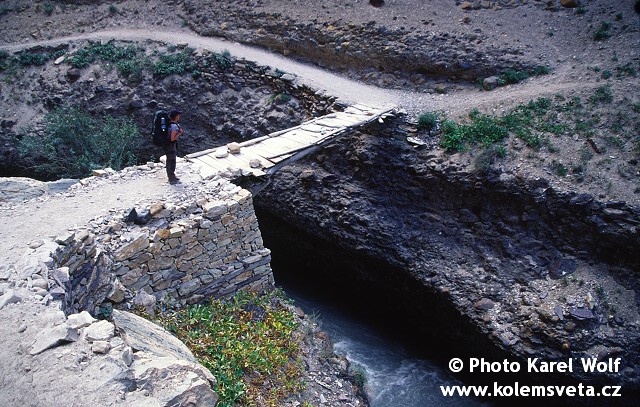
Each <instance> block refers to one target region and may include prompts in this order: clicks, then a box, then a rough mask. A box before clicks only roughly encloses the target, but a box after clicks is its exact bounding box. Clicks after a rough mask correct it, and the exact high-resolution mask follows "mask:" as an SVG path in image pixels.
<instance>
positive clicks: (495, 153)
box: [475, 144, 507, 174]
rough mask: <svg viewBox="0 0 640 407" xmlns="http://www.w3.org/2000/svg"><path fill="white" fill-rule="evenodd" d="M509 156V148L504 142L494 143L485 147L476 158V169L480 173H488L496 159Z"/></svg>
mask: <svg viewBox="0 0 640 407" xmlns="http://www.w3.org/2000/svg"><path fill="white" fill-rule="evenodd" d="M506 156H507V148H506V147H505V146H504V144H494V145H492V146H489V147H487V148H485V149H484V150H483V151H482V152H481V153H480V154H479V155H478V156H477V157H476V160H475V171H476V173H478V174H486V173H487V172H488V171H489V168H490V167H491V164H493V163H494V162H495V161H496V159H498V158H504V157H506Z"/></svg>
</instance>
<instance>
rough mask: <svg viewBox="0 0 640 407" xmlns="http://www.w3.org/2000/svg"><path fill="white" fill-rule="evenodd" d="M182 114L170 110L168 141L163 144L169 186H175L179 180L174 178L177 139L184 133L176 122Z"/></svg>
mask: <svg viewBox="0 0 640 407" xmlns="http://www.w3.org/2000/svg"><path fill="white" fill-rule="evenodd" d="M181 114H182V112H180V111H179V110H172V111H170V112H169V120H170V122H169V140H167V142H166V143H165V146H164V152H165V154H166V155H167V164H166V168H167V178H169V183H170V184H177V183H178V182H180V179H179V178H178V177H176V158H177V147H178V138H180V136H182V133H184V131H183V130H182V127H180V124H178V122H179V121H180V115H181Z"/></svg>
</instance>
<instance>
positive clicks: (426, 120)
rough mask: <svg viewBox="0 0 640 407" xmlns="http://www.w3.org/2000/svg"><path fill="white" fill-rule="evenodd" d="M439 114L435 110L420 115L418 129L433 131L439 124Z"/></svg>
mask: <svg viewBox="0 0 640 407" xmlns="http://www.w3.org/2000/svg"><path fill="white" fill-rule="evenodd" d="M438 120H439V115H438V114H437V113H435V112H426V113H422V114H421V115H420V116H418V130H426V131H428V132H431V131H432V130H433V129H435V128H436V126H437V125H438Z"/></svg>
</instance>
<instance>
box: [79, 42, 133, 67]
mask: <svg viewBox="0 0 640 407" xmlns="http://www.w3.org/2000/svg"><path fill="white" fill-rule="evenodd" d="M137 56H138V50H137V48H136V47H135V46H133V45H128V46H118V45H116V44H115V43H114V41H113V40H111V41H109V42H107V43H106V44H102V43H99V42H92V41H90V42H89V45H88V46H86V47H83V48H80V49H79V50H77V51H76V52H75V53H74V54H73V55H72V56H71V58H69V63H70V64H71V66H73V67H74V68H86V67H87V66H89V65H91V64H92V63H94V62H95V61H96V60H100V61H104V62H112V63H114V64H116V65H117V64H118V63H122V62H126V61H132V60H135V59H137Z"/></svg>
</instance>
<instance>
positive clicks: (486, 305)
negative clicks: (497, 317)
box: [473, 298, 495, 311]
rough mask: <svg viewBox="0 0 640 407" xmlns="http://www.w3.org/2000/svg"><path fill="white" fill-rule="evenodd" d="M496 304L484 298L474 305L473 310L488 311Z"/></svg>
mask: <svg viewBox="0 0 640 407" xmlns="http://www.w3.org/2000/svg"><path fill="white" fill-rule="evenodd" d="M494 306H495V303H494V302H493V301H491V300H490V299H488V298H482V299H481V300H480V301H478V302H476V303H475V304H473V308H475V309H477V310H482V311H487V310H490V309H492V308H493V307H494Z"/></svg>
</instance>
